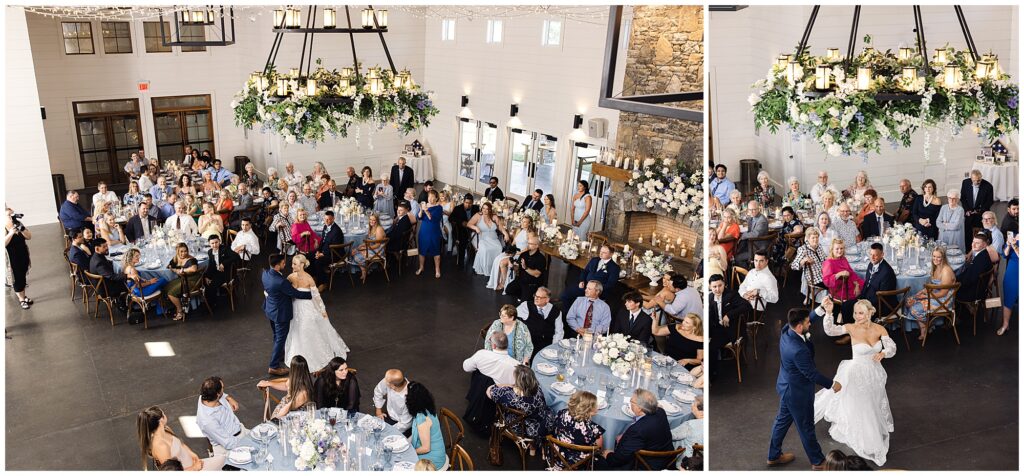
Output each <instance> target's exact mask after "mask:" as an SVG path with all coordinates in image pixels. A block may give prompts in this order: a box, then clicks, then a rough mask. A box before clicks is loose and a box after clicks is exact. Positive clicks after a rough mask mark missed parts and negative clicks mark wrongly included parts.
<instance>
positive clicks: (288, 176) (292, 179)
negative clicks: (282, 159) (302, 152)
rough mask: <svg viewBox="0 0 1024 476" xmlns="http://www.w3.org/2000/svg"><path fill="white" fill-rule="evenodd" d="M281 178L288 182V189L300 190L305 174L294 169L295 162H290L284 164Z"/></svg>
mask: <svg viewBox="0 0 1024 476" xmlns="http://www.w3.org/2000/svg"><path fill="white" fill-rule="evenodd" d="M281 178H283V179H284V181H285V182H288V188H289V189H296V190H301V189H302V183H303V182H305V181H306V176H305V175H302V173H301V172H299V171H298V170H295V164H293V163H291V162H288V163H287V164H284V177H281Z"/></svg>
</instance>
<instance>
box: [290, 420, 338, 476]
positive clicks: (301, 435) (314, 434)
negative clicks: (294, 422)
mask: <svg viewBox="0 0 1024 476" xmlns="http://www.w3.org/2000/svg"><path fill="white" fill-rule="evenodd" d="M290 436H291V438H290V439H289V443H291V449H292V451H293V452H294V453H295V469H297V470H299V471H307V470H312V469H327V468H325V467H321V466H320V465H321V464H322V463H325V462H328V461H327V459H328V452H329V451H330V450H331V449H334V448H337V447H338V446H339V445H340V444H341V439H340V438H338V434H337V432H335V431H334V429H333V428H331V427H330V425H329V424H328V423H327V421H325V420H322V419H319V418H315V419H311V420H306V421H305V422H303V424H302V428H301V429H300V430H299V431H298V432H297V433H296V434H294V435H290ZM328 463H329V462H328Z"/></svg>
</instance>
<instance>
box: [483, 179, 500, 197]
mask: <svg viewBox="0 0 1024 476" xmlns="http://www.w3.org/2000/svg"><path fill="white" fill-rule="evenodd" d="M487 184H488V185H489V186H488V187H487V189H486V190H484V198H486V199H488V200H490V201H492V202H498V201H501V200H504V199H505V192H502V191H501V188H499V187H498V177H491V178H490V179H489V180H488V181H487Z"/></svg>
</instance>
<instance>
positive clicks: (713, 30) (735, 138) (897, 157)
mask: <svg viewBox="0 0 1024 476" xmlns="http://www.w3.org/2000/svg"><path fill="white" fill-rule="evenodd" d="M810 10H811V7H809V6H772V7H764V6H751V7H749V8H746V9H744V10H740V11H738V12H715V13H712V14H711V19H710V21H709V29H710V38H711V46H710V48H709V50H710V57H709V64H710V65H711V68H712V70H713V73H712V78H711V80H712V86H711V88H712V102H713V103H712V105H711V107H712V108H713V109H714V114H715V115H714V118H713V127H714V141H715V143H714V148H715V160H716V162H722V163H725V164H726V165H728V166H729V167H730V176H732V177H733V178H734V179H737V180H738V179H739V168H738V165H739V161H740V160H741V159H748V158H753V159H757V160H760V161H761V163H762V166H763V167H764V168H765V170H767V171H768V172H769V173H770V174H771V176H772V179H773V181H775V182H777V183H779V184H784V183H785V182H786V179H787V178H788V177H789V176H796V177H797V178H799V179H800V181H801V184H802V186H803V187H804V188H805V189H809V187H810V186H811V185H812V184H813V183H814V181H815V179H816V177H817V172H818V170H821V169H827V170H828V171H829V175H830V178H831V180H832V181H833V182H836V183H837V184H839V185H842V186H843V187H845V186H847V185H849V183H850V182H851V181H852V180H853V177H854V176H855V175H856V174H857V171H859V170H866V171H867V172H868V175H869V177H870V178H871V181H872V183H873V184H874V185H875V186H876V187H877V188H878V189H879V191H881V192H882V196H883V197H885V198H886V199H887V200H891V199H893V198H896V197H897V196H898V195H899V193H898V182H899V180H900V179H901V178H908V179H910V180H911V181H912V182H913V183H914V184H915V187H916V188H917V187H919V185H920V183H921V182H922V181H923V180H924V179H925V178H932V179H934V180H935V181H936V182H937V183H938V184H939V188H940V190H944V189H946V188H950V187H955V186H958V184H959V181H960V180H961V179H962V178H963V175H964V173H965V172H966V171H968V170H970V168H971V163H972V162H973V161H974V157H975V156H976V155H977V153H978V151H979V147H980V145H981V144H980V142H979V139H978V138H977V137H976V136H975V135H974V134H973V133H971V132H970V131H965V132H964V133H963V134H962V135H961V136H960V137H959V138H957V139H954V140H952V141H950V142H949V143H948V144H947V145H946V158H947V163H946V164H942V163H940V162H939V161H938V150H937V148H938V147H937V145H933V146H932V159H931V161H930V162H925V160H924V154H923V151H922V148H923V147H922V146H923V143H924V134H923V133H919V134H918V137H917V138H916V139H915V142H914V143H913V144H912V146H911V147H910V148H901V149H898V150H895V151H893V150H891V149H888V148H887V147H885V148H883V150H882V153H881V154H871V155H870V156H869V159H868V161H867V163H866V164H865V163H864V162H863V161H862V160H861V159H860V158H856V157H854V158H849V157H843V158H831V157H827V156H826V154H825V152H824V151H823V150H822V149H821V147H820V146H818V145H817V143H816V142H813V141H808V140H800V141H797V142H793V141H792V140H791V138H790V136H789V134H788V133H787V132H785V131H780V132H779V134H777V135H772V134H771V133H769V132H768V131H767V130H761V131H755V130H754V126H753V114H752V113H751V112H750V105H749V104H748V103H747V97H748V96H749V94H750V92H751V90H750V89H749V87H750V85H751V84H752V83H753V82H754V81H756V80H757V79H759V78H761V77H763V75H764V74H765V73H766V72H767V71H768V68H769V66H770V64H771V61H772V58H774V57H775V56H777V55H778V54H779V53H781V52H791V51H792V50H793V49H794V48H795V47H796V44H797V43H798V42H799V40H800V35H801V33H802V31H803V27H804V25H805V24H806V21H807V17H808V16H809V14H810ZM852 11H853V7H851V6H845V7H838V6H823V7H822V8H821V11H820V13H819V14H818V18H817V21H816V22H815V25H814V30H813V31H812V34H811V38H810V40H809V42H808V44H809V45H810V47H811V49H812V52H813V53H815V54H823V52H824V49H825V48H826V47H830V46H835V47H839V48H841V50H843V51H844V50H845V46H846V43H847V41H848V38H849V31H850V30H849V29H850V21H851V18H852ZM964 14H965V16H966V18H967V21H968V24H969V26H970V28H971V34H972V36H973V38H974V42H975V44H976V45H977V48H978V50H979V51H980V52H988V51H990V50H991V51H992V52H994V53H996V54H997V55H999V58H1000V63H1001V64H1002V66H1003V68H1004V69H1005V70H1006V71H1008V72H1010V73H1011V74H1012V75H1014V77H1015V78H1017V77H1019V76H1018V73H1017V72H1018V64H1019V62H1018V51H1017V49H1018V48H1017V43H1018V39H1019V33H1018V8H1017V7H1015V6H964ZM922 17H923V19H924V26H925V34H926V41H927V42H928V43H927V44H928V47H929V49H934V48H937V47H940V46H942V45H944V44H945V43H947V42H948V43H949V44H951V45H953V46H956V47H958V48H963V47H965V42H964V38H963V35H962V33H961V32H960V28H959V25H958V23H957V20H956V16H955V14H954V12H953V8H952V7H951V6H923V7H922ZM866 34H870V35H871V36H872V44H873V45H874V46H875V47H876V48H879V49H896V48H897V47H899V46H907V45H911V46H912V45H913V42H914V38H915V34H914V32H913V13H912V11H911V8H910V7H909V6H906V7H883V6H865V7H863V9H862V12H861V19H860V27H859V31H858V51H859V49H860V48H863V46H864V44H863V41H862V39H863V37H864V35H866ZM844 52H845V51H844ZM1011 141H1012V142H1014V143H1016V141H1017V137H1012V138H1011ZM791 155H792V156H793V159H790V158H789V157H790V156H791Z"/></svg>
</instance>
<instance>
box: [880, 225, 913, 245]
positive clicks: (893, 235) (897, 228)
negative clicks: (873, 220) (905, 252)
mask: <svg viewBox="0 0 1024 476" xmlns="http://www.w3.org/2000/svg"><path fill="white" fill-rule="evenodd" d="M919 240H920V237H919V236H918V234H917V230H915V229H914V227H913V225H911V224H910V223H896V224H894V225H893V226H892V227H890V228H889V229H888V230H885V236H883V237H882V243H885V244H886V245H889V247H890V248H892V249H894V250H897V249H902V248H904V247H906V246H910V245H911V244H914V243H917V242H918V241H919Z"/></svg>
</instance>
